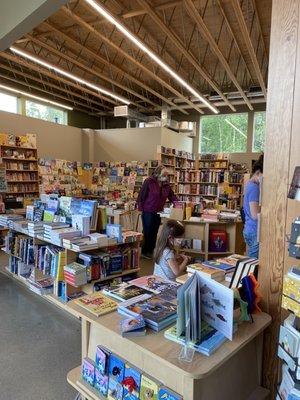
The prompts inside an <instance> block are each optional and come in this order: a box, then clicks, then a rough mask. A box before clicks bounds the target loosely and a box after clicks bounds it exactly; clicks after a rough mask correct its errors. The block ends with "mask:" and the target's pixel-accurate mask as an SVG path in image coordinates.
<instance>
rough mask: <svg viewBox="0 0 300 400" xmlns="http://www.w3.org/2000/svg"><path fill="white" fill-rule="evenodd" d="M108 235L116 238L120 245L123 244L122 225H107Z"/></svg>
mask: <svg viewBox="0 0 300 400" xmlns="http://www.w3.org/2000/svg"><path fill="white" fill-rule="evenodd" d="M106 234H107V236H108V237H112V238H116V239H117V241H118V243H122V242H123V236H122V225H120V224H107V225H106Z"/></svg>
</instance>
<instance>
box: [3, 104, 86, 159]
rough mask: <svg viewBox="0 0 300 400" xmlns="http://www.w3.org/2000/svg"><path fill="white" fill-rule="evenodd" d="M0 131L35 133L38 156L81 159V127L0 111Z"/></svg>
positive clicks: (16, 133) (18, 133) (19, 133)
mask: <svg viewBox="0 0 300 400" xmlns="http://www.w3.org/2000/svg"><path fill="white" fill-rule="evenodd" d="M0 132H3V133H13V134H15V135H24V134H25V133H35V134H36V135H37V146H38V155H39V157H48V158H60V159H65V160H70V161H82V133H81V129H79V128H74V127H72V126H65V125H58V124H54V123H52V122H47V121H42V120H40V119H36V118H30V117H24V116H23V115H19V114H11V113H7V112H4V111H0Z"/></svg>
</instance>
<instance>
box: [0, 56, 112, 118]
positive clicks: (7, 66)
mask: <svg viewBox="0 0 300 400" xmlns="http://www.w3.org/2000/svg"><path fill="white" fill-rule="evenodd" d="M0 68H2V69H5V70H7V71H10V72H13V73H14V74H16V75H20V76H22V77H23V78H25V79H31V80H33V81H35V82H38V83H40V84H41V85H44V86H48V87H50V88H53V89H56V90H58V91H61V92H64V93H68V94H69V95H70V96H73V97H78V98H79V99H82V100H84V101H86V102H88V103H93V104H96V105H97V107H99V106H101V104H99V102H97V101H95V100H93V99H90V98H89V97H84V96H82V95H81V94H79V93H75V92H72V91H70V90H68V89H66V87H63V88H62V87H61V86H58V85H55V84H54V83H51V82H48V81H45V80H43V79H40V78H37V77H36V76H33V75H32V74H27V73H26V72H23V71H19V70H18V69H16V68H13V67H11V66H10V65H5V64H2V63H0ZM70 101H71V100H70ZM77 103H78V104H80V103H79V102H77ZM82 105H83V104H82ZM85 106H87V107H90V108H91V109H94V110H97V111H99V112H103V113H104V111H103V110H98V109H97V108H96V107H93V106H92V105H91V106H89V105H88V104H85Z"/></svg>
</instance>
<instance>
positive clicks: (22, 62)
mask: <svg viewBox="0 0 300 400" xmlns="http://www.w3.org/2000/svg"><path fill="white" fill-rule="evenodd" d="M0 57H3V58H5V59H6V60H10V61H13V62H14V63H16V64H19V65H21V66H24V67H26V68H28V69H31V70H33V71H36V72H38V73H39V74H41V75H45V76H48V77H49V78H52V79H54V80H56V81H60V82H63V83H64V84H66V85H68V86H71V87H74V88H76V89H77V90H81V91H82V92H84V93H87V94H89V95H92V96H95V97H98V98H99V99H101V100H105V98H103V96H102V95H100V94H99V93H98V92H93V91H92V90H90V89H88V88H85V87H83V86H81V85H79V84H76V83H73V82H71V81H68V80H67V79H64V78H61V77H60V76H57V75H56V74H54V73H53V72H50V71H49V70H47V69H46V68H41V67H38V66H37V65H35V64H33V63H30V62H28V61H25V60H24V59H22V58H21V57H16V56H14V55H12V54H9V53H0ZM100 104H101V103H100ZM101 107H103V108H106V109H107V110H111V106H110V107H108V106H107V105H106V104H101Z"/></svg>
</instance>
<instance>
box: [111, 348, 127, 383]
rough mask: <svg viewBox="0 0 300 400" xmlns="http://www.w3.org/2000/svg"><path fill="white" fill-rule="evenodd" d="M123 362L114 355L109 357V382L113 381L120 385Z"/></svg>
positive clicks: (122, 376)
mask: <svg viewBox="0 0 300 400" xmlns="http://www.w3.org/2000/svg"><path fill="white" fill-rule="evenodd" d="M124 372H125V362H124V361H123V360H122V359H121V358H120V357H118V356H116V355H115V354H111V355H110V357H109V366H108V375H109V381H111V380H114V381H116V382H118V383H120V384H122V381H123V379H124Z"/></svg>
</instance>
